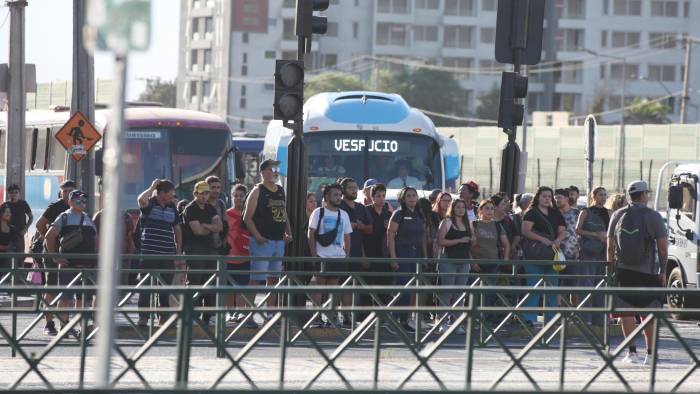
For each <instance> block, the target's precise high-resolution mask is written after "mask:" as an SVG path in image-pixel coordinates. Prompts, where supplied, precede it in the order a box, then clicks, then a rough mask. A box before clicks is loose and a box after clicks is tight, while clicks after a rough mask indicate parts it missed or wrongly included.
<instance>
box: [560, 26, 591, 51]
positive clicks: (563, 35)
mask: <svg viewBox="0 0 700 394" xmlns="http://www.w3.org/2000/svg"><path fill="white" fill-rule="evenodd" d="M555 40H556V43H557V50H558V51H579V50H580V49H581V48H583V46H584V42H585V41H586V40H585V33H584V31H583V30H582V29H559V30H557V32H556V35H555Z"/></svg>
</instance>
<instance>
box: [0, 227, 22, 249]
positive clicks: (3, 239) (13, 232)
mask: <svg viewBox="0 0 700 394" xmlns="http://www.w3.org/2000/svg"><path fill="white" fill-rule="evenodd" d="M18 236H19V232H18V231H17V228H16V227H15V226H12V225H10V231H9V232H3V231H2V230H0V246H10V245H12V243H13V242H15V241H16V240H17V237H18Z"/></svg>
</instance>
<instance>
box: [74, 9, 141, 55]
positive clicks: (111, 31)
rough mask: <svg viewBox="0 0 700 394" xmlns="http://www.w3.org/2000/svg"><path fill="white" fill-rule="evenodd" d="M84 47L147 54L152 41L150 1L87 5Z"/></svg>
mask: <svg viewBox="0 0 700 394" xmlns="http://www.w3.org/2000/svg"><path fill="white" fill-rule="evenodd" d="M87 23H88V26H86V29H87V30H86V31H85V34H84V36H85V46H86V47H88V48H91V49H93V50H94V49H95V48H97V49H99V50H112V51H114V52H117V53H126V52H127V51H145V50H147V49H148V46H149V45H150V41H151V1H150V0H91V1H89V2H88V12H87Z"/></svg>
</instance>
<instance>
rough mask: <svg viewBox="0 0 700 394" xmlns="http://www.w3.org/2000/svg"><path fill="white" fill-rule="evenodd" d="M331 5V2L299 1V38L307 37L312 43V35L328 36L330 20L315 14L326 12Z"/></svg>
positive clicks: (327, 0) (317, 0) (297, 23)
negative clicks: (316, 12)
mask: <svg viewBox="0 0 700 394" xmlns="http://www.w3.org/2000/svg"><path fill="white" fill-rule="evenodd" d="M329 3H330V1H329V0H297V19H296V26H295V29H296V34H297V37H305V38H306V39H307V40H308V41H309V42H310V41H311V35H312V34H326V31H327V30H328V18H326V17H323V16H315V15H314V12H315V11H325V10H326V9H328V5H329ZM307 46H308V45H307Z"/></svg>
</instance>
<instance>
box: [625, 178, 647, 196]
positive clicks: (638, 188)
mask: <svg viewBox="0 0 700 394" xmlns="http://www.w3.org/2000/svg"><path fill="white" fill-rule="evenodd" d="M648 191H649V186H648V185H647V183H646V182H644V181H633V182H632V183H630V184H629V186H627V193H629V194H634V193H639V192H648Z"/></svg>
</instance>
